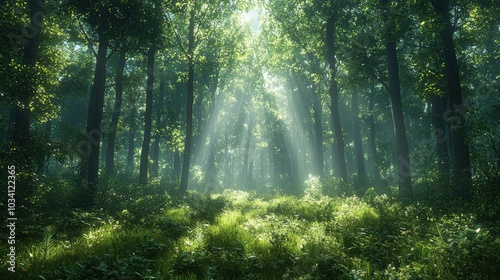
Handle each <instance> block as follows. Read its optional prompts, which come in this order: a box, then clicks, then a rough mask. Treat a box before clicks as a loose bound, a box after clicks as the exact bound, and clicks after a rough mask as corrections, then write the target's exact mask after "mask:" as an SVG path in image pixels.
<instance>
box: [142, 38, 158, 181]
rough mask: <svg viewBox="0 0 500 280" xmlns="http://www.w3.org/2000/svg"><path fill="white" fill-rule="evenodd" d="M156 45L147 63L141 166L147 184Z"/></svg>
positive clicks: (149, 51) (150, 52)
mask: <svg viewBox="0 0 500 280" xmlns="http://www.w3.org/2000/svg"><path fill="white" fill-rule="evenodd" d="M155 52H156V45H155V43H151V46H150V47H149V50H148V63H147V72H148V78H147V87H146V112H145V115H144V138H143V141H142V149H141V163H140V166H139V183H140V184H142V185H145V184H146V183H147V182H148V165H149V143H150V142H151V123H152V118H153V80H154V62H155Z"/></svg>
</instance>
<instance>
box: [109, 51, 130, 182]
mask: <svg viewBox="0 0 500 280" xmlns="http://www.w3.org/2000/svg"><path fill="white" fill-rule="evenodd" d="M125 62H126V58H125V50H124V49H121V50H120V57H119V58H118V68H117V69H116V76H115V108H114V110H113V116H112V118H111V123H110V125H109V126H110V132H109V134H108V147H107V151H106V174H107V175H111V174H114V173H115V170H114V169H115V142H116V129H117V127H118V121H119V119H120V114H121V108H122V99H123V98H122V97H123V70H124V69H125Z"/></svg>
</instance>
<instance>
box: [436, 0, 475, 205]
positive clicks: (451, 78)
mask: <svg viewBox="0 0 500 280" xmlns="http://www.w3.org/2000/svg"><path fill="white" fill-rule="evenodd" d="M449 2H450V1H449V0H434V1H432V4H433V6H434V10H435V11H436V13H437V14H438V17H439V18H440V19H441V25H442V26H441V32H440V35H441V40H442V43H443V56H444V66H445V74H446V91H447V94H448V96H449V99H448V109H447V111H448V112H449V114H447V116H448V121H449V122H450V124H451V142H452V156H453V171H454V172H453V174H454V181H455V182H454V185H455V195H456V196H457V197H458V198H462V199H465V200H470V199H471V196H472V193H471V185H472V170H471V163H470V153H469V146H468V145H467V143H466V132H465V118H464V114H463V111H462V92H461V89H460V75H459V70H458V63H457V55H456V51H455V43H454V41H453V33H454V32H453V26H452V24H451V20H450V3H449Z"/></svg>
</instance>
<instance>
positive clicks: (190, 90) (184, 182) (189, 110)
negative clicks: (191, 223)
mask: <svg viewBox="0 0 500 280" xmlns="http://www.w3.org/2000/svg"><path fill="white" fill-rule="evenodd" d="M195 11H196V1H195V3H194V7H193V8H192V10H191V13H190V18H189V32H188V56H189V69H188V81H187V99H186V138H185V141H184V156H183V161H182V174H181V183H180V193H181V194H184V193H185V192H186V191H187V187H188V179H189V165H190V160H191V148H192V143H191V142H192V138H193V101H194V67H195V62H194V58H193V55H194V17H195V14H196V13H195Z"/></svg>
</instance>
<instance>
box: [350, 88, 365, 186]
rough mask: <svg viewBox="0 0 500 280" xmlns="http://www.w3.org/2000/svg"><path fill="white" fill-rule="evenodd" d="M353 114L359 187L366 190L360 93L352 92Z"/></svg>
mask: <svg viewBox="0 0 500 280" xmlns="http://www.w3.org/2000/svg"><path fill="white" fill-rule="evenodd" d="M351 107H352V113H353V115H354V148H355V149H356V169H357V171H358V183H359V186H360V187H362V188H364V186H365V184H366V170H365V158H364V153H363V142H362V141H361V126H360V124H359V116H358V114H359V109H358V93H357V91H355V90H354V91H353V92H352V102H351Z"/></svg>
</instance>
